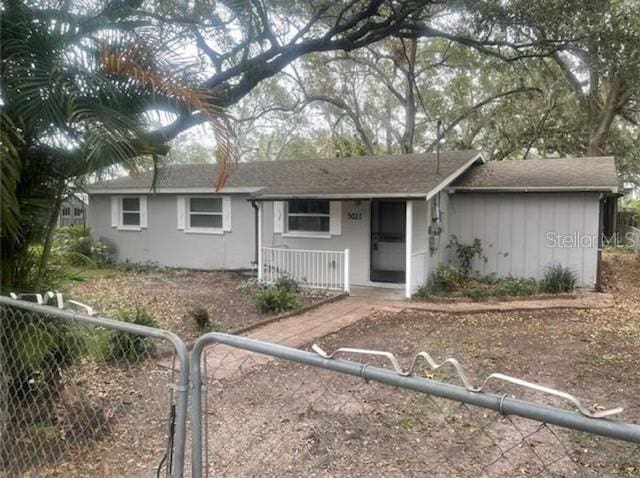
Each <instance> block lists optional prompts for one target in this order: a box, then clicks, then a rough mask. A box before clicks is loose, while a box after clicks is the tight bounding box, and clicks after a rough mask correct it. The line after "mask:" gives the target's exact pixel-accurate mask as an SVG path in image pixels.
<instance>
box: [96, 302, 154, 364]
mask: <svg viewBox="0 0 640 478" xmlns="http://www.w3.org/2000/svg"><path fill="white" fill-rule="evenodd" d="M118 318H119V319H120V320H122V321H124V322H130V323H132V324H136V325H145V326H147V327H157V322H156V320H155V319H154V318H153V317H152V316H151V315H149V314H148V313H147V312H146V311H145V310H144V309H143V308H140V307H138V308H136V309H135V310H133V311H132V310H125V311H122V312H120V314H119V316H118ZM154 349H155V347H154V344H153V341H152V340H151V339H149V338H148V337H145V336H142V335H136V334H132V333H129V332H121V331H117V330H112V331H109V332H107V335H106V339H105V341H104V345H103V347H102V351H101V355H102V357H101V358H102V359H103V360H105V361H107V362H118V361H127V362H130V363H131V362H138V361H141V360H144V359H145V358H147V357H149V355H151V354H152V353H153V351H154Z"/></svg>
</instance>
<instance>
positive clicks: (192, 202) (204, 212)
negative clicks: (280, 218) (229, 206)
mask: <svg viewBox="0 0 640 478" xmlns="http://www.w3.org/2000/svg"><path fill="white" fill-rule="evenodd" d="M187 212H188V221H189V222H188V228H189V229H205V230H207V229H208V230H222V227H223V204H222V198H219V197H218V198H205V197H191V198H189V204H188V210H187Z"/></svg>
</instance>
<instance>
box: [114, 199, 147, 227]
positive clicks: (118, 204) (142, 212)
mask: <svg viewBox="0 0 640 478" xmlns="http://www.w3.org/2000/svg"><path fill="white" fill-rule="evenodd" d="M129 198H137V199H138V200H139V202H138V211H133V210H132V211H125V210H124V207H123V199H129ZM111 207H112V211H111V220H112V224H111V226H112V227H115V228H116V229H117V230H118V231H138V232H139V231H142V230H143V229H146V228H147V197H146V196H139V195H136V194H127V195H123V196H112V202H111ZM114 208H115V210H114ZM125 212H127V213H134V212H137V213H138V214H139V218H140V219H139V224H138V225H137V226H136V225H125V224H124V223H123V215H124V213H125Z"/></svg>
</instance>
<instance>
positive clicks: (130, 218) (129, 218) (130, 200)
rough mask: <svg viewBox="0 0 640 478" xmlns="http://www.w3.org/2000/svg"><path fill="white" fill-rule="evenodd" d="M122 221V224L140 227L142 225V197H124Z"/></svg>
mask: <svg viewBox="0 0 640 478" xmlns="http://www.w3.org/2000/svg"><path fill="white" fill-rule="evenodd" d="M120 218H121V221H120V224H121V225H122V226H125V227H127V226H131V227H136V226H137V227H139V226H140V198H139V197H123V198H122V202H121V216H120Z"/></svg>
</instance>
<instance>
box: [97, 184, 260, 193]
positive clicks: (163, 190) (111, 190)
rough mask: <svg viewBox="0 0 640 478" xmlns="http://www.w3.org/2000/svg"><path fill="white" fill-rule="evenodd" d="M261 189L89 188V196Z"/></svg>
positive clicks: (254, 191)
mask: <svg viewBox="0 0 640 478" xmlns="http://www.w3.org/2000/svg"><path fill="white" fill-rule="evenodd" d="M261 189H263V188H261V187H223V188H220V189H216V188H215V187H213V186H211V187H181V188H156V189H151V188H126V187H124V188H88V189H87V193H88V194H254V193H256V192H258V191H260V190H261Z"/></svg>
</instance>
